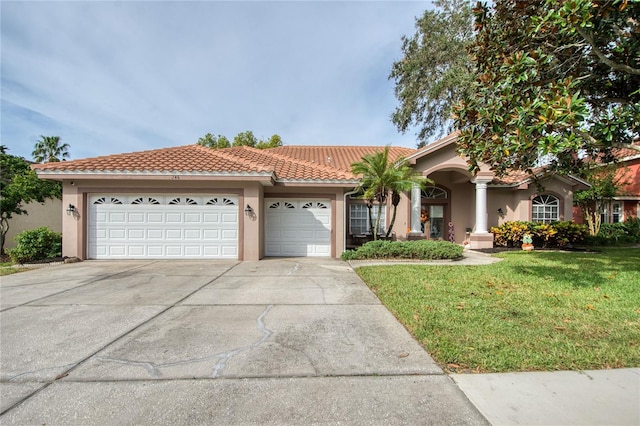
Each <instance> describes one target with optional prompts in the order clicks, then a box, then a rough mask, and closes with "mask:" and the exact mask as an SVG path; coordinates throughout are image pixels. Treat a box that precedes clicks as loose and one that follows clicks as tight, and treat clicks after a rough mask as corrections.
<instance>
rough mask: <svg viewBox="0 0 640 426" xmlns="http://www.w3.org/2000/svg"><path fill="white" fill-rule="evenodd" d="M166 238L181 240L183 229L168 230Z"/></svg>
mask: <svg viewBox="0 0 640 426" xmlns="http://www.w3.org/2000/svg"><path fill="white" fill-rule="evenodd" d="M164 236H165V238H166V239H167V240H181V239H182V229H167V230H166V231H165V234H164Z"/></svg>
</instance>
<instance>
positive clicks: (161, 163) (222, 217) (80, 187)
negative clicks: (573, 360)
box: [33, 133, 584, 260]
mask: <svg viewBox="0 0 640 426" xmlns="http://www.w3.org/2000/svg"><path fill="white" fill-rule="evenodd" d="M456 137H457V135H456V134H455V133H454V134H451V135H449V136H447V137H445V138H443V139H440V140H438V141H436V142H434V143H432V144H429V145H427V146H426V147H424V148H422V149H419V150H416V149H410V148H401V147H391V148H390V155H391V156H392V157H394V158H399V157H404V158H407V159H408V160H409V162H410V164H411V165H412V167H414V169H415V170H416V171H417V172H419V173H420V174H422V175H423V176H426V177H429V178H430V179H432V180H433V181H434V182H435V184H434V185H433V186H430V187H428V188H426V189H424V190H420V188H414V190H412V191H411V193H410V194H404V195H403V197H402V200H401V202H400V205H399V206H398V212H397V219H396V222H395V226H394V236H395V238H396V239H400V240H403V239H411V238H431V239H444V240H452V241H454V242H456V243H460V244H461V243H463V241H465V240H470V242H471V247H472V248H482V247H491V246H492V244H493V235H492V234H490V233H489V232H488V230H489V228H490V226H494V225H498V224H499V223H501V222H504V221H507V220H533V221H541V222H550V221H554V220H570V219H571V218H572V207H573V205H572V201H573V191H575V190H576V189H577V188H580V187H583V185H584V182H582V181H579V180H578V179H575V178H567V177H561V176H556V175H548V176H543V177H541V178H540V179H541V181H542V183H543V185H544V190H540V189H539V187H538V186H537V185H535V184H533V182H532V181H531V179H530V178H529V177H528V176H527V175H524V174H514V175H512V176H510V177H509V178H507V179H497V178H496V177H495V176H494V174H493V173H492V172H491V171H490V170H489V167H487V166H483V167H482V168H481V170H480V172H479V173H477V174H476V175H475V176H474V175H472V174H471V173H470V172H469V171H468V169H467V163H466V161H465V159H464V158H461V157H460V156H459V155H458V154H457V153H456V152H455V141H456ZM381 149H383V148H382V147H374V146H291V145H287V146H282V147H278V148H271V149H265V150H258V149H254V148H249V147H232V148H225V149H210V148H206V147H202V146H199V145H187V146H180V147H175V148H164V149H157V150H152V151H144V152H134V153H126V154H116V155H109V156H103V157H96V158H87V159H80V160H74V161H65V162H58V163H48V164H38V165H34V166H33V167H34V169H35V170H36V171H37V173H38V176H40V177H41V178H44V179H53V180H58V181H61V182H62V184H63V203H62V209H63V212H64V214H63V225H62V229H63V231H62V232H63V249H62V250H63V255H64V256H70V257H71V256H76V257H79V258H81V259H127V258H131V259H138V258H149V259H171V258H183V259H188V258H230V259H239V260H258V259H261V258H263V257H265V256H330V257H339V256H340V254H341V253H342V252H343V251H344V250H345V249H346V248H347V247H348V246H350V245H352V244H353V243H354V242H356V241H357V239H358V237H359V235H360V234H362V233H364V232H365V230H367V229H369V226H368V220H369V219H368V214H367V207H366V205H365V203H364V202H363V200H361V199H358V197H357V196H355V195H354V189H355V188H356V186H357V185H358V181H359V180H358V176H354V175H353V174H352V173H351V171H350V169H351V164H352V163H353V162H356V161H359V160H360V159H361V158H362V157H363V155H365V154H371V153H374V152H376V151H377V150H381ZM378 210H380V214H381V215H383V217H381V220H382V221H383V222H384V223H386V222H387V221H389V220H390V216H391V208H390V206H383V207H382V208H381V209H378V208H377V207H376V208H374V213H376V214H377V211H378ZM421 216H422V217H421ZM421 219H422V220H421ZM425 219H426V220H425Z"/></svg>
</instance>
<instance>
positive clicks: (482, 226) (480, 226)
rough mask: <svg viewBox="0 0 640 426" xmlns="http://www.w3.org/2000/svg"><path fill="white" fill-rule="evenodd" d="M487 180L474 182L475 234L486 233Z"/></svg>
mask: <svg viewBox="0 0 640 426" xmlns="http://www.w3.org/2000/svg"><path fill="white" fill-rule="evenodd" d="M487 182H488V181H486V180H475V181H474V183H475V184H476V232H475V233H476V234H487V233H488V232H489V231H488V230H487Z"/></svg>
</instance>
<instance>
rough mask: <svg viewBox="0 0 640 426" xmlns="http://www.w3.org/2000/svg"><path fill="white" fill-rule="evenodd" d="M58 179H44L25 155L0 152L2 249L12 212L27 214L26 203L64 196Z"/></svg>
mask: <svg viewBox="0 0 640 426" xmlns="http://www.w3.org/2000/svg"><path fill="white" fill-rule="evenodd" d="M61 197H62V189H61V185H60V183H59V182H51V181H45V180H42V179H40V178H38V176H37V175H36V173H35V172H34V171H33V170H31V167H30V166H29V163H28V162H27V161H26V160H25V159H24V158H22V157H16V156H14V155H9V154H6V153H0V252H2V253H4V239H5V236H6V234H7V231H8V230H9V219H11V218H12V217H13V215H21V214H27V211H26V210H25V209H24V204H26V203H29V202H31V201H37V202H39V203H44V202H45V200H46V199H47V198H61Z"/></svg>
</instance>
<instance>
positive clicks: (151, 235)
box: [147, 229, 163, 240]
mask: <svg viewBox="0 0 640 426" xmlns="http://www.w3.org/2000/svg"><path fill="white" fill-rule="evenodd" d="M162 238H163V232H162V229H147V239H149V240H161V239H162Z"/></svg>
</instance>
